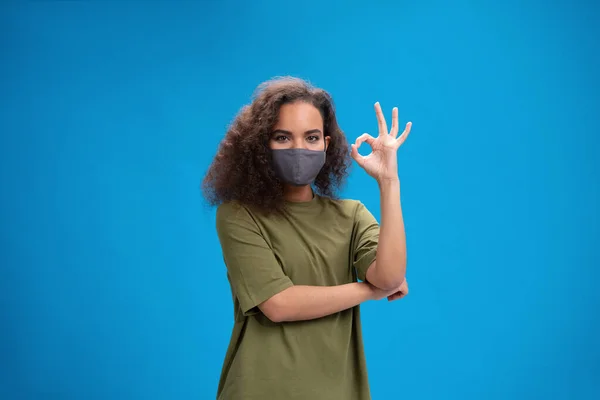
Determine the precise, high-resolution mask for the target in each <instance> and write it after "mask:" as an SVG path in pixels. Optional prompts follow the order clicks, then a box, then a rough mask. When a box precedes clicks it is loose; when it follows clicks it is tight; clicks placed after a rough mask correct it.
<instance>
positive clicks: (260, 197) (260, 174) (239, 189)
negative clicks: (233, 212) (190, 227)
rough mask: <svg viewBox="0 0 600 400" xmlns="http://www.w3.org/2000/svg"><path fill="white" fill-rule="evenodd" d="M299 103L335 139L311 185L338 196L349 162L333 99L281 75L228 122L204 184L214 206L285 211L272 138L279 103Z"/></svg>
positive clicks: (298, 81) (311, 87) (295, 79)
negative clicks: (306, 105)
mask: <svg viewBox="0 0 600 400" xmlns="http://www.w3.org/2000/svg"><path fill="white" fill-rule="evenodd" d="M297 101H303V102H307V103H309V104H312V105H313V106H315V107H316V108H317V109H318V110H319V111H320V113H321V116H322V117H323V126H324V135H325V136H329V137H330V138H331V139H330V142H329V146H328V147H327V153H326V160H325V165H324V166H323V168H322V169H321V171H320V173H319V174H318V175H317V177H316V179H315V181H314V184H313V186H314V189H315V191H316V192H317V193H318V194H319V195H321V196H326V197H331V198H336V193H337V191H338V190H339V189H340V188H341V187H342V185H343V184H344V183H345V179H346V177H347V175H348V169H349V167H350V164H351V162H350V155H349V148H348V142H347V141H346V136H345V134H344V132H342V130H341V129H340V127H339V126H338V123H337V119H336V115H335V107H334V103H333V100H332V98H331V96H330V95H329V93H327V92H326V91H325V90H323V89H319V88H315V87H313V86H312V85H311V84H310V83H308V82H306V81H304V80H302V79H299V78H294V77H282V78H275V79H272V80H269V81H267V82H264V83H262V84H261V85H260V86H259V87H258V88H257V90H256V91H255V93H254V95H253V101H252V103H251V104H249V105H246V106H244V107H243V108H242V109H241V110H240V112H239V113H238V115H237V116H236V118H235V119H234V121H233V122H232V124H231V125H230V127H229V129H228V131H227V133H226V134H225V138H224V139H223V141H222V142H221V144H220V145H219V149H218V151H217V154H216V155H215V158H214V160H213V162H212V164H211V165H210V167H209V169H208V172H207V173H206V176H205V177H204V180H203V182H202V190H203V193H204V197H205V199H206V200H207V201H208V202H209V204H210V205H213V206H215V205H219V204H221V203H224V202H229V201H236V202H238V203H240V204H243V205H245V206H248V207H252V208H254V209H257V210H258V211H262V212H265V213H269V212H272V211H275V212H278V211H282V210H283V208H284V205H285V202H284V198H283V184H282V182H281V181H280V180H279V178H278V177H277V176H276V174H275V171H274V169H273V167H272V164H271V149H270V148H269V139H270V138H271V133H272V130H273V127H274V126H275V124H276V123H277V119H278V116H279V109H280V107H281V106H282V105H283V104H288V103H293V102H297Z"/></svg>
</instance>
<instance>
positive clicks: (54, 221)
mask: <svg viewBox="0 0 600 400" xmlns="http://www.w3.org/2000/svg"><path fill="white" fill-rule="evenodd" d="M599 16H600V12H599V7H598V6H597V5H595V4H594V3H593V2H592V1H587V2H586V1H579V2H573V3H571V4H569V2H567V1H556V2H552V4H550V3H547V2H542V1H538V2H535V1H509V2H503V4H499V2H496V1H486V2H474V1H454V2H451V3H450V2H443V1H419V2H417V1H412V2H408V1H396V2H392V1H388V2H382V1H374V2H373V3H372V4H371V5H367V2H363V3H360V4H350V3H348V2H342V1H331V2H326V3H323V4H320V2H316V1H303V2H290V3H285V2H275V1H258V2H256V1H252V2H241V1H240V2H233V1H210V2H209V1H204V2H203V1H197V2H183V1H182V2H173V3H167V2H154V1H148V2H141V1H137V2H133V1H130V2H116V1H110V2H75V1H68V2H26V3H21V2H19V3H17V2H4V3H2V5H1V6H0V18H1V19H0V46H1V54H2V62H1V63H0V72H1V78H0V93H1V97H0V101H1V103H0V133H1V135H0V167H1V168H0V174H1V175H0V179H1V181H0V182H1V185H2V197H1V207H0V246H1V247H0V263H1V270H0V305H1V308H0V318H1V319H0V324H1V327H0V360H1V363H2V364H1V369H0V378H1V380H0V398H2V399H87V400H94V399H210V398H214V395H215V392H216V385H217V380H218V377H219V373H220V370H221V363H222V361H223V357H224V354H225V349H226V345H227V342H228V340H229V335H230V331H231V327H232V305H231V298H230V293H229V287H228V284H227V281H226V276H225V268H224V265H223V263H222V259H221V254H220V248H219V244H218V241H217V237H216V234H215V230H214V210H212V209H210V208H207V207H206V206H205V205H204V203H203V202H202V199H201V195H200V190H199V185H200V181H201V179H202V176H203V174H204V172H205V170H206V168H207V166H208V164H209V162H210V160H211V157H212V156H213V154H214V152H215V151H216V147H217V144H218V142H219V141H220V140H221V138H222V136H223V134H224V132H225V130H226V127H227V125H228V124H229V122H230V121H231V120H232V118H233V117H234V116H235V114H236V113H237V111H238V110H239V109H240V107H241V106H242V105H243V104H246V103H247V102H248V101H249V99H250V95H251V93H252V91H253V90H254V88H255V87H256V86H257V85H258V84H259V83H260V82H262V81H264V80H266V79H269V78H271V77H273V76H277V75H287V74H291V75H296V76H300V77H303V78H306V79H309V80H310V81H312V82H313V83H314V84H316V85H318V86H321V87H324V88H325V89H327V90H328V91H330V92H331V93H332V95H333V96H334V99H335V100H336V103H337V108H338V111H339V114H338V117H339V120H340V124H341V126H342V128H343V129H344V130H345V131H346V133H347V135H348V137H349V138H350V140H354V138H356V137H357V136H359V135H360V134H362V133H363V132H370V133H373V134H374V133H376V129H377V125H376V120H375V116H374V112H373V108H372V107H373V103H374V102H375V101H380V102H381V103H382V105H383V107H384V109H385V110H386V113H387V115H388V117H389V116H390V115H391V109H392V107H393V106H398V107H399V109H400V118H401V122H402V123H405V122H406V121H408V120H411V121H413V131H412V133H411V136H410V138H409V140H408V141H407V142H406V143H405V145H404V146H403V147H402V148H401V150H400V153H399V160H400V176H401V181H402V199H403V207H404V213H405V219H406V229H407V234H408V246H409V247H408V248H409V267H408V268H409V272H408V279H409V283H410V287H411V294H410V295H409V296H408V297H407V298H406V299H404V300H401V301H398V302H394V303H388V302H385V301H383V302H371V303H367V304H366V305H364V307H363V310H364V312H363V317H364V334H365V343H366V351H367V357H368V364H369V373H370V378H371V385H372V394H373V398H374V399H375V400H377V399H391V398H404V399H506V398H511V399H542V398H543V399H592V398H596V399H597V398H600V345H599V342H598V338H599V337H600V311H599V306H600V294H599V293H598V290H596V288H597V286H598V282H599V281H600V273H599V272H598V267H599V266H600V258H599V256H598V250H596V249H595V247H594V246H596V245H597V244H598V242H599V241H598V238H599V233H600V232H599V226H600V224H599V222H600V221H599V212H598V211H599V207H598V206H599V204H600V198H599V197H600V193H599V189H598V186H599V179H598V174H599V172H600V171H599V162H598V160H597V155H598V146H599V145H600V141H599V139H598V132H599V129H598V128H600V123H599V119H600V117H599V114H600V111H599V110H600V94H599V93H600V78H599V76H600V75H599V74H598V71H600V52H599V51H598V44H597V43H598V37H600V32H599V28H598V18H599ZM365 151H366V149H365ZM343 194H344V196H345V197H351V198H357V199H360V200H362V201H363V202H364V203H366V205H367V206H368V207H369V208H370V209H371V210H372V212H373V213H374V214H375V215H376V216H377V217H379V204H378V192H377V187H376V184H375V183H374V181H373V180H372V179H371V178H369V177H368V176H367V175H366V174H365V173H363V172H362V171H361V170H360V169H359V168H358V167H356V168H354V169H353V172H352V175H351V179H350V180H349V182H348V185H347V187H346V189H345V192H344V193H343Z"/></svg>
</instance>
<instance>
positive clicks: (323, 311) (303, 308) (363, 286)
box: [259, 282, 375, 322]
mask: <svg viewBox="0 0 600 400" xmlns="http://www.w3.org/2000/svg"><path fill="white" fill-rule="evenodd" d="M374 295H375V292H374V288H373V287H372V286H371V285H369V284H368V283H364V282H355V283H348V284H345V285H339V286H302V285H298V286H292V287H290V288H288V289H286V290H284V291H282V292H280V293H278V294H276V295H275V296H273V297H271V298H270V299H269V300H267V301H266V302H264V303H263V304H261V305H260V306H259V308H260V309H261V311H262V312H263V314H265V315H266V316H267V318H269V319H270V320H272V321H274V322H284V321H303V320H310V319H316V318H321V317H325V316H327V315H331V314H335V313H337V312H340V311H344V310H347V309H349V308H352V307H354V306H357V305H359V304H361V303H363V302H365V301H367V300H370V299H372V298H373V296H374Z"/></svg>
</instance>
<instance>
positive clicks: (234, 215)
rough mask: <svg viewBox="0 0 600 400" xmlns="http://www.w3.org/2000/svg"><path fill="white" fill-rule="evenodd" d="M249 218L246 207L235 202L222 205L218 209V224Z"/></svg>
mask: <svg viewBox="0 0 600 400" xmlns="http://www.w3.org/2000/svg"><path fill="white" fill-rule="evenodd" d="M247 216H248V211H247V210H246V207H244V206H243V205H241V204H239V203H237V202H235V201H231V202H226V203H221V204H219V206H218V207H217V215H216V218H217V222H218V221H227V220H231V219H238V218H243V217H247Z"/></svg>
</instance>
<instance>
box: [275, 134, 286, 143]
mask: <svg viewBox="0 0 600 400" xmlns="http://www.w3.org/2000/svg"><path fill="white" fill-rule="evenodd" d="M286 140H287V136H283V135H281V136H276V137H275V141H277V142H284V141H286Z"/></svg>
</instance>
